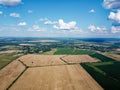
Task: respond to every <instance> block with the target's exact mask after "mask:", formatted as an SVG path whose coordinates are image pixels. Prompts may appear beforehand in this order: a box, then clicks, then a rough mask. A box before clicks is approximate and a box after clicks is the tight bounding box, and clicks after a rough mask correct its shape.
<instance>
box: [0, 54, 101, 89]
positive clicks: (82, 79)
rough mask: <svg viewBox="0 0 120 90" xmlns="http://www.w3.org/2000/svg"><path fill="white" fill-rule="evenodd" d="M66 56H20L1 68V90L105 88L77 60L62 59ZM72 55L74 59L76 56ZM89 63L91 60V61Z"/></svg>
mask: <svg viewBox="0 0 120 90" xmlns="http://www.w3.org/2000/svg"><path fill="white" fill-rule="evenodd" d="M64 56H65V55H25V56H21V57H20V58H18V59H17V60H15V61H13V62H12V63H10V64H9V65H7V66H6V67H5V68H3V69H2V70H1V71H0V76H1V83H2V82H5V83H2V84H1V86H2V87H1V90H3V89H9V90H16V89H21V90H29V89H32V90H39V89H41V90H48V89H49V90H53V89H59V90H66V89H69V90H78V89H82V90H84V89H89V90H94V89H95V90H103V89H102V87H101V86H100V85H99V84H98V83H97V82H96V81H95V80H94V79H93V78H92V77H91V76H90V75H89V74H88V73H87V72H86V71H85V70H84V69H83V68H82V67H81V66H80V65H79V64H78V63H77V62H74V65H71V64H70V65H69V64H67V63H66V62H67V61H66V62H64V61H63V60H62V59H61V58H63V57H64ZM71 56H72V55H71ZM66 57H67V56H66ZM68 57H69V56H68ZM72 57H73V58H74V57H76V55H73V56H72ZM81 57H82V56H81ZM83 58H85V56H84V57H82V58H81V59H83ZM89 58H90V57H89ZM64 59H66V58H64ZM90 59H91V58H90ZM83 60H85V59H83ZM31 62H34V64H31ZM87 62H91V61H89V60H88V61H87ZM80 63H81V62H80ZM14 69H16V70H14ZM81 73H82V74H81ZM74 76H75V77H74ZM7 77H9V78H7ZM6 79H7V80H9V81H7V80H6ZM4 80H5V81H4ZM33 82H34V84H33ZM24 85H25V87H24Z"/></svg>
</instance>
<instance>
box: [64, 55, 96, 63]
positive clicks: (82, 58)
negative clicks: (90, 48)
mask: <svg viewBox="0 0 120 90" xmlns="http://www.w3.org/2000/svg"><path fill="white" fill-rule="evenodd" d="M62 59H63V60H64V61H65V62H67V63H83V62H98V60H96V59H94V58H92V57H90V56H89V55H67V56H64V57H62Z"/></svg>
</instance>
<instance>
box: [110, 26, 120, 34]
mask: <svg viewBox="0 0 120 90" xmlns="http://www.w3.org/2000/svg"><path fill="white" fill-rule="evenodd" d="M111 32H112V33H118V32H120V26H117V27H115V26H112V27H111Z"/></svg>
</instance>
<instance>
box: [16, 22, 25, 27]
mask: <svg viewBox="0 0 120 90" xmlns="http://www.w3.org/2000/svg"><path fill="white" fill-rule="evenodd" d="M26 25H27V23H26V22H20V23H18V26H26Z"/></svg>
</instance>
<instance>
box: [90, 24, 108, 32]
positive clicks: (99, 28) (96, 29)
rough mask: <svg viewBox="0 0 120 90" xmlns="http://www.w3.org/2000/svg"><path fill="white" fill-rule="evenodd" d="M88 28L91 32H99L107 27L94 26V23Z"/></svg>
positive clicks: (104, 30)
mask: <svg viewBox="0 0 120 90" xmlns="http://www.w3.org/2000/svg"><path fill="white" fill-rule="evenodd" d="M88 29H89V30H90V31H91V32H101V33H104V32H106V30H107V28H105V27H99V26H95V25H90V26H89V27H88Z"/></svg>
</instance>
